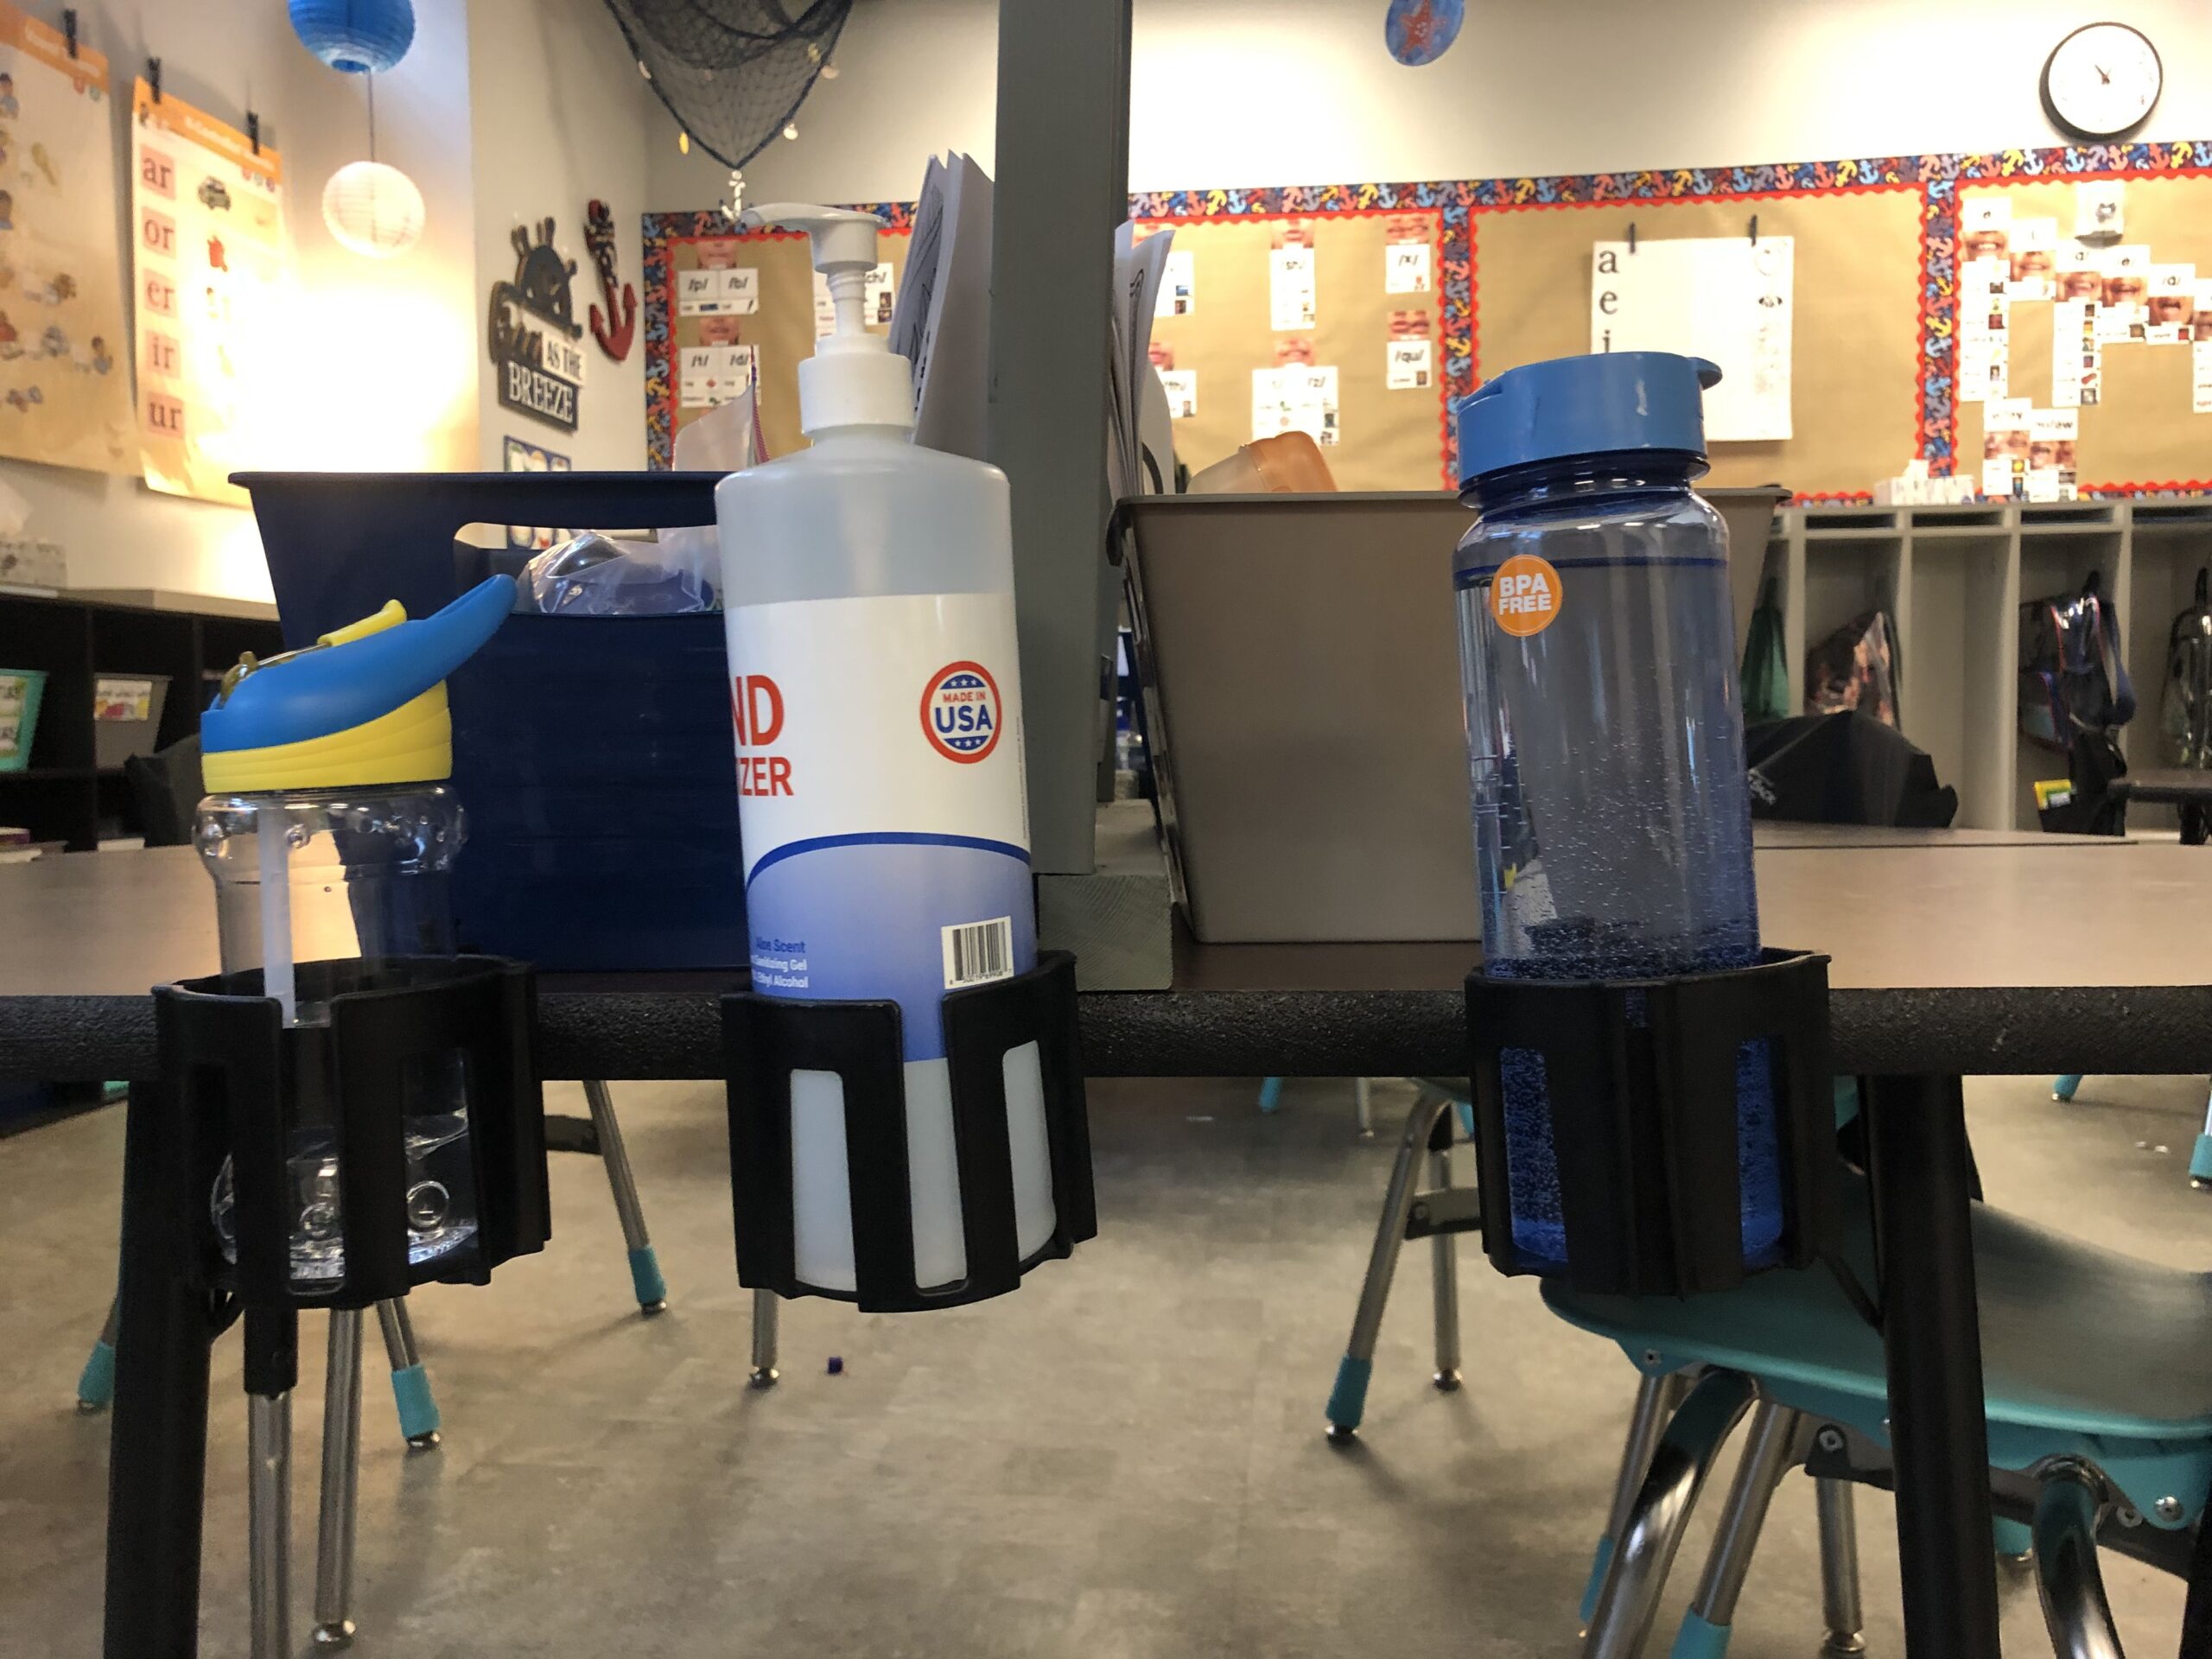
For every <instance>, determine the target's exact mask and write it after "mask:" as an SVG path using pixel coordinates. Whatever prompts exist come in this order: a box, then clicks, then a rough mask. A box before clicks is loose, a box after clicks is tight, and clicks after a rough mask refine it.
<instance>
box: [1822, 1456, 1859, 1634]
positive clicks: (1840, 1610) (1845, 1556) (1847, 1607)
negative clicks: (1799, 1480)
mask: <svg viewBox="0 0 2212 1659" xmlns="http://www.w3.org/2000/svg"><path fill="white" fill-rule="evenodd" d="M1813 1504H1814V1508H1815V1511H1816V1512H1817V1513H1818V1514H1819V1516H1820V1521H1821V1623H1822V1624H1825V1625H1826V1626H1827V1631H1826V1633H1825V1634H1824V1635H1823V1636H1822V1637H1821V1659H1848V1656H1851V1655H1853V1654H1860V1653H1864V1652H1866V1634H1865V1630H1866V1618H1865V1616H1864V1615H1863V1614H1862V1613H1861V1612H1860V1611H1859V1516H1858V1513H1857V1503H1856V1500H1855V1498H1854V1497H1853V1493H1852V1490H1851V1483H1850V1482H1849V1481H1847V1480H1815V1482H1814V1483H1813Z"/></svg>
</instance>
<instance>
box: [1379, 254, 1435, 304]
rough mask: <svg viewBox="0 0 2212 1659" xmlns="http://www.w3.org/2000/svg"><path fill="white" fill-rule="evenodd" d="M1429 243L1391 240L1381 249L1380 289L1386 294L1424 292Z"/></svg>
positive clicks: (1425, 288)
mask: <svg viewBox="0 0 2212 1659" xmlns="http://www.w3.org/2000/svg"><path fill="white" fill-rule="evenodd" d="M1428 256H1429V245H1428V244H1427V243H1426V242H1393V243H1390V244H1389V245H1388V246H1386V247H1385V248H1384V249H1383V292H1384V293H1386V294H1426V293H1427V292H1428V285H1429V257H1428Z"/></svg>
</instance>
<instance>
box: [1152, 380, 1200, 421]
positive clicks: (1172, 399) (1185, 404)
mask: <svg viewBox="0 0 2212 1659" xmlns="http://www.w3.org/2000/svg"><path fill="white" fill-rule="evenodd" d="M1159 375H1160V385H1161V387H1162V388H1163V389H1164V390H1165V391H1166V393H1167V412H1168V414H1169V415H1170V416H1172V417H1173V418H1174V419H1176V420H1179V421H1187V420H1189V419H1190V418H1191V417H1192V416H1194V415H1196V414H1197V413H1198V371H1197V370H1196V369H1161V370H1160V371H1159Z"/></svg>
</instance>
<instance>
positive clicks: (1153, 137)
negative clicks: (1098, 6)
mask: <svg viewBox="0 0 2212 1659" xmlns="http://www.w3.org/2000/svg"><path fill="white" fill-rule="evenodd" d="M1467 11H1468V18H1467V23H1466V27H1465V30H1464V32H1463V33H1462V34H1461V35H1460V37H1459V41H1458V43H1457V44H1456V45H1454V46H1453V47H1452V49H1451V50H1450V51H1449V52H1448V53H1446V54H1445V55H1444V57H1443V58H1442V59H1440V60H1439V61H1437V62H1436V63H1433V64H1431V65H1428V66H1427V67H1423V68H1420V69H1408V68H1405V67H1402V66H1400V65H1398V64H1396V63H1395V62H1393V61H1392V60H1391V59H1390V57H1389V54H1388V53H1386V52H1385V51H1384V50H1383V4H1382V0H1136V23H1135V54H1134V60H1133V66H1132V71H1131V92H1130V105H1131V109H1130V139H1129V185H1130V188H1132V189H1134V190H1154V189H1173V188H1191V187H1201V186H1232V185H1271V184H1329V183H1337V182H1346V181H1354V182H1363V181H1409V180H1417V179H1465V178H1495V177H1501V176H1519V175H1529V174H1547V173H1595V172H1607V171H1612V170H1615V169H1619V168H1669V167H1698V166H1715V165H1725V164H1727V163H1730V162H1781V161H1826V160H1834V159H1841V158H1846V157H1853V156H1873V155H1898V154H1916V153H1921V152H1925V151H1931V150H1983V149H2006V148H2012V147H2017V146H2027V145H2039V144H2050V143H2060V142H2063V139H2062V137H2061V136H2060V135H2059V134H2058V133H2057V132H2056V130H2055V129H2054V128H2053V127H2052V126H2051V124H2050V121H2049V120H2048V119H2047V118H2045V117H2044V113H2043V110H2042V106H2041V105H2040V102H2039V101H2038V99H2037V77H2038V74H2039V73H2040V71H2041V68H2042V64H2043V60H2044V57H2045V56H2046V55H2047V54H2049V52H2050V48H2052V47H2053V46H2054V45H2056V43H2057V41H2058V40H2059V38H2060V37H2061V36H2062V35H2064V34H2065V33H2066V32H2067V31H2068V30H2069V29H2073V28H2075V26H2077V25H2078V24H2080V23H2082V22H2088V21H2090V20H2091V19H2092V18H2094V17H2111V18H2116V19H2118V20H2120V21H2121V22H2132V23H2133V24H2135V25H2136V26H2137V27H2138V28H2139V29H2143V30H2144V31H2145V33H2146V34H2148V35H2150V37H2151V39H2152V41H2153V43H2154V44H2155V45H2156V46H2157V47H2158V50H2159V53H2160V54H2161V55H2162V56H2163V58H2164V62H2165V69H2166V91H2165V95H2164V99H2162V101H2161V102H2160V104H2159V105H2158V110H2157V111H2155V112H2154V113H2153V114H2152V118H2151V121H2150V123H2149V124H2148V125H2147V126H2146V127H2145V130H2144V134H2143V136H2145V137H2152V138H2212V27H2209V26H2208V23H2207V14H2206V11H2205V9H2204V5H2203V0H2106V3H2101V4H2100V5H2097V6H2094V7H2090V6H2087V5H2085V4H2082V3H2079V0H1919V3H1914V0H1572V3H1557V0H1554V3H1551V4H1544V5H1528V4H1516V3H1513V0H1470V3H1469V5H1468V8H1467ZM996 18H997V6H996V4H995V0H858V3H857V4H856V5H855V8H854V12H853V16H852V19H851V21H850V22H849V23H848V24H847V25H846V28H845V33H844V38H843V39H842V41H841V42H840V43H839V46H838V48H837V51H836V63H837V66H838V67H839V70H840V72H841V73H840V74H839V76H838V78H837V79H836V80H834V81H829V82H824V83H822V84H820V85H818V86H817V88H816V90H815V92H814V93H813V94H812V96H811V97H810V98H809V99H808V100H807V103H806V105H805V107H804V109H802V110H801V111H799V115H798V129H799V137H798V140H797V141H796V142H791V143H786V142H785V141H783V140H781V139H779V140H777V141H776V142H774V143H772V144H771V145H770V146H769V147H768V149H766V151H765V152H764V153H763V154H762V155H761V156H760V158H759V159H758V160H756V161H755V162H753V163H752V164H751V165H750V166H749V167H748V168H747V188H748V190H749V191H750V193H751V194H752V195H753V199H754V200H769V199H772V197H777V196H781V197H787V198H788V197H797V198H800V199H807V198H812V199H817V200H831V201H868V200H902V201H903V200H911V199H912V196H913V194H914V192H915V189H916V188H917V186H918V184H919V182H920V180H921V176H922V168H923V165H924V162H925V160H926V159H927V157H928V156H929V153H930V152H931V149H944V148H945V147H947V146H950V147H953V148H956V149H967V150H969V151H971V152H973V153H974V154H975V155H976V156H977V157H978V158H979V159H981V160H982V162H984V164H985V165H986V166H987V167H988V165H989V162H990V156H991V151H992V127H993V121H994V116H995V86H996V53H997V42H996V35H997V27H996ZM661 125H662V126H663V128H664V129H665V130H664V131H663V132H662V133H661V134H660V135H659V136H658V137H656V139H655V142H654V143H653V147H652V194H653V200H652V206H653V207H657V208H664V209H677V208H687V207H705V206H709V205H710V204H711V203H712V202H714V201H715V200H716V199H717V198H718V197H719V196H720V194H721V191H722V185H723V176H724V169H723V168H721V166H720V165H719V164H718V163H715V162H712V161H711V160H709V159H708V158H706V157H703V156H701V155H699V154H698V153H697V152H696V151H695V152H694V153H693V155H692V156H690V157H688V158H687V157H682V156H678V155H677V152H676V148H675V143H674V133H673V129H672V126H671V124H669V123H668V122H667V121H666V119H665V118H662V120H661Z"/></svg>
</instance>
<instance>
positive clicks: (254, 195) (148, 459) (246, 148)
mask: <svg viewBox="0 0 2212 1659" xmlns="http://www.w3.org/2000/svg"><path fill="white" fill-rule="evenodd" d="M131 115H132V119H131V125H130V148H131V156H130V220H131V258H132V265H133V271H132V289H133V292H134V294H135V296H136V298H137V325H138V326H137V341H136V346H137V364H138V432H139V442H140V447H141V448H142V450H143V454H144V457H145V472H146V482H147V483H148V484H149V485H151V486H153V487H154V488H155V489H157V490H166V491H168V492H169V493H171V494H173V495H191V496H197V497H199V498H200V499H201V500H203V501H223V502H228V503H231V504H232V505H237V506H244V505H246V495H245V491H243V490H241V489H238V488H237V487H236V486H233V485H232V484H231V483H230V482H229V481H228V480H229V475H230V474H232V472H235V471H237V470H238V469H239V468H240V467H249V466H251V465H252V464H253V456H252V455H251V453H249V450H250V442H249V439H248V435H247V432H246V429H245V423H246V421H247V419H248V417H249V416H250V414H251V412H252V410H253V408H254V404H255V397H254V383H255V381H256V380H257V378H259V377H258V376H257V366H258V361H257V340H259V341H262V342H265V341H266V340H267V338H268V336H269V334H270V330H271V327H272V323H273V321H274V318H275V315H276V310H277V301H278V294H279V285H280V283H282V281H283V276H284V216H283V167H282V164H281V163H280V162H279V160H278V158H277V152H276V151H275V150H273V149H270V148H269V146H267V145H266V144H263V145H259V146H256V145H255V144H253V143H251V141H250V140H249V139H248V138H247V137H246V136H245V134H244V133H242V132H239V131H238V130H237V129H235V128H233V127H231V126H227V125H226V124H224V123H222V122H220V121H218V120H216V119H215V118H213V117H212V116H209V115H207V114H205V113H203V112H202V111H199V110H196V109H194V108H193V107H192V105H189V104H187V103H185V102H183V101H182V100H181V99H178V98H176V97H175V96H173V95H156V92H155V91H154V89H153V88H152V87H151V86H148V85H147V83H146V82H145V81H144V80H143V79H141V80H139V81H138V82H137V85H136V86H135V87H134V88H133V90H132V95H131ZM257 331H258V332H257Z"/></svg>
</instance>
